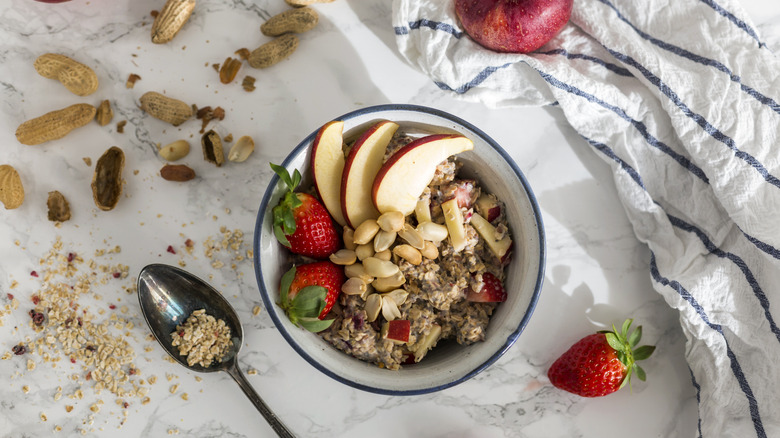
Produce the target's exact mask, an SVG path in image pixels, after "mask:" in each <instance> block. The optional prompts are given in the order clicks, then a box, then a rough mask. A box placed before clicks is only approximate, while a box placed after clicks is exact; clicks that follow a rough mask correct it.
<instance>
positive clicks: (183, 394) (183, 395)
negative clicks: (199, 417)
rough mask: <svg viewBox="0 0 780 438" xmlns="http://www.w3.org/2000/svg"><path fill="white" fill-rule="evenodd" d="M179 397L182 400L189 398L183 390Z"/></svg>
mask: <svg viewBox="0 0 780 438" xmlns="http://www.w3.org/2000/svg"><path fill="white" fill-rule="evenodd" d="M181 399H182V400H184V401H187V400H189V399H190V396H189V395H188V394H187V393H186V392H183V393H182V394H181Z"/></svg>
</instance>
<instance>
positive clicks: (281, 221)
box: [269, 163, 303, 248]
mask: <svg viewBox="0 0 780 438" xmlns="http://www.w3.org/2000/svg"><path fill="white" fill-rule="evenodd" d="M269 164H270V165H271V169H273V171H274V172H275V173H276V174H277V175H279V179H281V180H282V181H283V182H284V184H285V185H286V186H287V188H288V189H289V190H288V191H287V193H285V195H284V198H282V199H281V201H279V205H277V206H276V207H274V208H273V209H272V210H271V211H272V212H273V218H274V223H273V226H274V235H275V236H276V239H277V240H278V241H279V242H281V244H282V245H284V246H286V247H288V248H289V247H290V242H289V241H288V240H287V236H288V235H291V234H293V233H294V232H295V228H296V225H295V214H294V212H295V209H296V208H298V207H300V206H301V205H302V204H303V203H302V202H301V200H300V199H298V195H296V194H295V192H294V190H295V188H296V187H298V184H300V183H301V173H300V172H298V169H295V171H294V172H293V175H292V177H290V173H289V172H287V169H285V168H284V167H282V166H279V165H278V164H274V163H269Z"/></svg>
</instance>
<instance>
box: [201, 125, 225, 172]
mask: <svg viewBox="0 0 780 438" xmlns="http://www.w3.org/2000/svg"><path fill="white" fill-rule="evenodd" d="M200 144H201V146H202V147H203V159H204V160H206V161H208V162H209V163H213V164H216V165H217V167H220V166H222V163H224V162H225V153H224V152H223V151H222V139H221V138H219V134H217V133H216V132H215V131H214V130H213V129H212V130H210V131H209V132H207V133H205V134H203V137H201V139H200Z"/></svg>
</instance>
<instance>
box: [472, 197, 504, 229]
mask: <svg viewBox="0 0 780 438" xmlns="http://www.w3.org/2000/svg"><path fill="white" fill-rule="evenodd" d="M476 207H477V212H478V213H479V214H481V215H482V217H484V218H485V219H487V221H488V222H493V221H494V220H495V219H496V218H497V217H498V216H499V215H500V214H501V207H500V206H499V205H498V202H497V201H496V199H495V198H494V197H493V196H492V195H487V194H484V193H483V194H481V195H479V198H477V202H476Z"/></svg>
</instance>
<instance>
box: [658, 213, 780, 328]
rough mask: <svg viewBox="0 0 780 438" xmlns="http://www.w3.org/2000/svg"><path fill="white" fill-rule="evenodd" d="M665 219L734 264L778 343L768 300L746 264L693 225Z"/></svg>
mask: <svg viewBox="0 0 780 438" xmlns="http://www.w3.org/2000/svg"><path fill="white" fill-rule="evenodd" d="M666 217H668V218H669V221H670V222H671V223H672V225H674V226H675V227H677V228H679V229H681V230H685V231H688V232H690V233H693V234H695V235H696V237H698V238H699V240H701V243H702V244H704V247H705V248H707V251H709V252H710V254H713V255H715V256H717V257H719V258H722V259H728V260H729V261H731V262H732V263H734V264H735V265H736V266H737V267H738V268H739V270H740V271H742V274H743V275H744V276H745V280H746V281H747V282H748V284H749V285H750V288H751V289H753V294H754V295H755V296H756V298H757V299H758V302H759V304H760V305H761V308H762V309H764V317H765V318H766V320H767V322H769V327H770V329H771V330H772V333H774V334H775V337H776V338H777V340H778V341H780V329H779V328H778V327H777V324H775V320H774V318H773V317H772V312H771V311H770V310H769V299H768V298H767V296H766V294H765V293H764V291H763V289H761V286H760V285H759V284H758V280H756V277H755V276H754V275H753V272H752V271H751V270H750V268H749V267H748V266H747V263H745V261H744V260H742V258H741V257H739V256H738V255H736V254H733V253H730V252H726V251H723V250H722V249H720V248H718V247H717V246H715V244H714V243H712V241H711V240H710V239H709V237H707V235H706V234H705V233H704V231H702V230H700V229H699V228H697V227H696V226H695V225H692V224H689V223H688V222H685V221H684V220H682V219H680V218H678V217H674V216H672V215H670V214H669V213H667V214H666Z"/></svg>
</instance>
